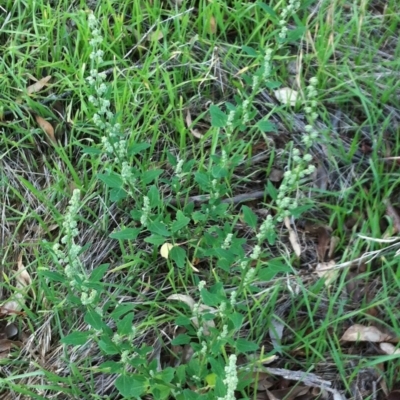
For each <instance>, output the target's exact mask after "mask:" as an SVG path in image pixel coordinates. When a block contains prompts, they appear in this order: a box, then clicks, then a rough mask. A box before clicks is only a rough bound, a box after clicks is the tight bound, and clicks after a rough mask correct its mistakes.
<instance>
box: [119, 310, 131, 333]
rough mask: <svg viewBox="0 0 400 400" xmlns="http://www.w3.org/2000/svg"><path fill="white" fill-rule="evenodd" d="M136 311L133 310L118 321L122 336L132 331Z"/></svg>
mask: <svg viewBox="0 0 400 400" xmlns="http://www.w3.org/2000/svg"><path fill="white" fill-rule="evenodd" d="M133 316H134V313H133V312H131V313H129V314H127V315H125V317H124V318H122V320H121V321H119V322H117V331H118V333H119V334H120V335H121V336H125V335H126V336H128V335H130V334H131V333H132V326H133Z"/></svg>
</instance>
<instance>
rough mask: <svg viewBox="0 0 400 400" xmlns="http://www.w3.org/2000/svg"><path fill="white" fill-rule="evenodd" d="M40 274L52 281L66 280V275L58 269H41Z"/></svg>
mask: <svg viewBox="0 0 400 400" xmlns="http://www.w3.org/2000/svg"><path fill="white" fill-rule="evenodd" d="M39 275H40V276H43V277H46V278H47V279H49V280H50V281H52V282H62V283H64V282H66V278H65V275H63V274H60V273H59V272H56V271H45V270H39Z"/></svg>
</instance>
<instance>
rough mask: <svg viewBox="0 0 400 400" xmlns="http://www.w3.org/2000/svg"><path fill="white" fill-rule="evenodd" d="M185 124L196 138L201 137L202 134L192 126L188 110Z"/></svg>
mask: <svg viewBox="0 0 400 400" xmlns="http://www.w3.org/2000/svg"><path fill="white" fill-rule="evenodd" d="M186 126H187V127H188V128H189V130H190V133H191V134H192V135H193V136H194V137H195V138H197V139H201V138H202V137H203V136H204V135H203V134H201V133H200V131H199V130H198V129H193V128H192V116H191V115H190V111H189V110H187V112H186Z"/></svg>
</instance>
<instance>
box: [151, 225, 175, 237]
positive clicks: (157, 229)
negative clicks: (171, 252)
mask: <svg viewBox="0 0 400 400" xmlns="http://www.w3.org/2000/svg"><path fill="white" fill-rule="evenodd" d="M148 229H149V231H150V232H151V233H152V234H154V235H160V236H166V237H168V236H171V233H170V232H169V230H168V229H167V227H166V226H165V225H164V224H163V223H162V222H160V221H154V222H151V223H150V224H149V226H148Z"/></svg>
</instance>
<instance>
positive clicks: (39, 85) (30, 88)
mask: <svg viewBox="0 0 400 400" xmlns="http://www.w3.org/2000/svg"><path fill="white" fill-rule="evenodd" d="M50 79H51V75H49V76H46V77H45V78H42V79H40V80H39V81H37V82H35V83H34V84H33V85H30V86H28V87H27V88H26V90H27V92H28V94H29V95H31V94H33V93H37V92H39V91H40V90H42V89H43V87H44V86H46V85H47V83H48V81H49V80H50Z"/></svg>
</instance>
